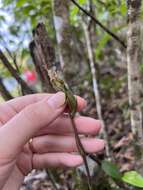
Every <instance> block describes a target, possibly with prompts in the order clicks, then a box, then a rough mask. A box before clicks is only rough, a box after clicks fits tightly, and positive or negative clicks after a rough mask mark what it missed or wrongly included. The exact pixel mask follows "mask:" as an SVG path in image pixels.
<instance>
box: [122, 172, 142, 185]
mask: <svg viewBox="0 0 143 190" xmlns="http://www.w3.org/2000/svg"><path fill="white" fill-rule="evenodd" d="M122 180H123V181H124V182H125V183H128V184H130V185H133V186H136V187H143V177H142V176H141V175H140V174H139V173H137V172H136V171H130V172H126V173H124V175H123V177H122Z"/></svg>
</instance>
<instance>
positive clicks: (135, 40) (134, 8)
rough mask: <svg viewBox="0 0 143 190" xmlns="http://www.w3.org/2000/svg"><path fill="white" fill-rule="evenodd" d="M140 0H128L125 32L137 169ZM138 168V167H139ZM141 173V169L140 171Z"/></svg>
mask: <svg viewBox="0 0 143 190" xmlns="http://www.w3.org/2000/svg"><path fill="white" fill-rule="evenodd" d="M140 8H141V0H128V32H127V67H128V91H129V105H130V118H131V129H132V133H133V136H134V144H135V151H136V157H137V159H138V161H136V166H137V169H139V168H141V170H142V167H141V164H142V165H143V163H141V161H142V162H143V160H142V158H143V154H142V151H143V146H142V145H143V130H142V124H143V123H142V119H143V118H142V106H141V102H142V89H143V86H142V82H141V73H140V65H141V63H142V55H141V52H142V50H141V43H142V39H141V23H140V18H139V16H140ZM139 170H140V169H139ZM141 173H142V174H143V171H141Z"/></svg>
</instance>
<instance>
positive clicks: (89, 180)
mask: <svg viewBox="0 0 143 190" xmlns="http://www.w3.org/2000/svg"><path fill="white" fill-rule="evenodd" d="M69 118H70V121H71V124H72V127H73V130H74V135H75V140H76V144H77V148H78V151H79V153H80V155H81V156H82V158H83V161H84V165H85V168H86V172H87V179H88V188H89V190H92V183H91V176H90V171H89V167H88V163H87V158H86V152H85V150H84V147H83V145H82V143H81V140H80V137H79V136H78V131H77V128H76V124H75V122H74V118H73V117H72V116H71V114H70V113H69Z"/></svg>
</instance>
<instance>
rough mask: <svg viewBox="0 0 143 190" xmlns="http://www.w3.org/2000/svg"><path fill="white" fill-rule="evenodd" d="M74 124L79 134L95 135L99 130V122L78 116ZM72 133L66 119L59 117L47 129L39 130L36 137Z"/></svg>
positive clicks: (71, 128) (69, 123)
mask: <svg viewBox="0 0 143 190" xmlns="http://www.w3.org/2000/svg"><path fill="white" fill-rule="evenodd" d="M75 124H76V127H77V130H78V132H79V134H87V135H88V134H89V135H95V134H97V133H98V132H99V130H100V128H101V122H100V121H99V120H95V119H93V118H90V117H83V116H78V117H76V118H75ZM69 133H73V127H72V125H71V122H70V119H69V118H68V117H64V116H61V117H59V118H57V119H56V120H55V121H54V122H53V123H51V124H50V126H48V127H44V128H43V129H42V130H40V131H39V132H38V133H37V134H36V136H39V135H45V134H57V135H58V134H59V135H61V134H62V135H64V134H69Z"/></svg>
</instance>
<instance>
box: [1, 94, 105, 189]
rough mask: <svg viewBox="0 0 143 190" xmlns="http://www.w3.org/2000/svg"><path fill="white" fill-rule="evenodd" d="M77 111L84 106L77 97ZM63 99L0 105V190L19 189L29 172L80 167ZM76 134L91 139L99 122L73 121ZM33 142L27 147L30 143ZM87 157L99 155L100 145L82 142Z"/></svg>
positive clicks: (54, 97) (43, 98)
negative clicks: (51, 168) (87, 136)
mask: <svg viewBox="0 0 143 190" xmlns="http://www.w3.org/2000/svg"><path fill="white" fill-rule="evenodd" d="M77 102H78V111H80V110H82V109H83V108H84V107H85V105H86V102H85V101H84V100H83V99H82V98H80V97H77ZM64 110H65V95H64V93H62V92H59V93H57V94H54V95H51V94H35V95H27V96H24V97H19V98H16V99H13V100H10V101H8V102H6V103H2V104H1V105H0V189H2V188H3V190H9V189H11V190H15V189H19V187H20V186H21V183H22V181H23V179H24V176H25V175H27V174H28V173H29V172H30V171H31V170H32V169H43V168H49V167H76V166H79V165H80V164H82V162H83V160H82V158H81V156H80V155H77V154H76V155H75V154H73V153H74V152H77V151H78V149H77V147H76V142H75V138H74V134H73V131H72V126H71V124H70V121H69V119H68V118H67V117H66V116H65V115H64ZM75 123H76V126H77V129H78V132H79V134H85V135H86V134H87V135H88V134H91V135H94V134H96V133H97V132H98V131H99V130H100V122H99V121H98V120H94V119H92V118H89V117H81V116H79V117H76V118H75ZM31 138H32V139H33V141H32V142H31V143H29V140H30V139H31ZM82 143H83V146H84V148H85V150H86V151H87V152H89V153H95V152H98V151H101V150H102V149H103V148H104V141H103V140H100V139H95V138H85V137H84V138H82Z"/></svg>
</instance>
